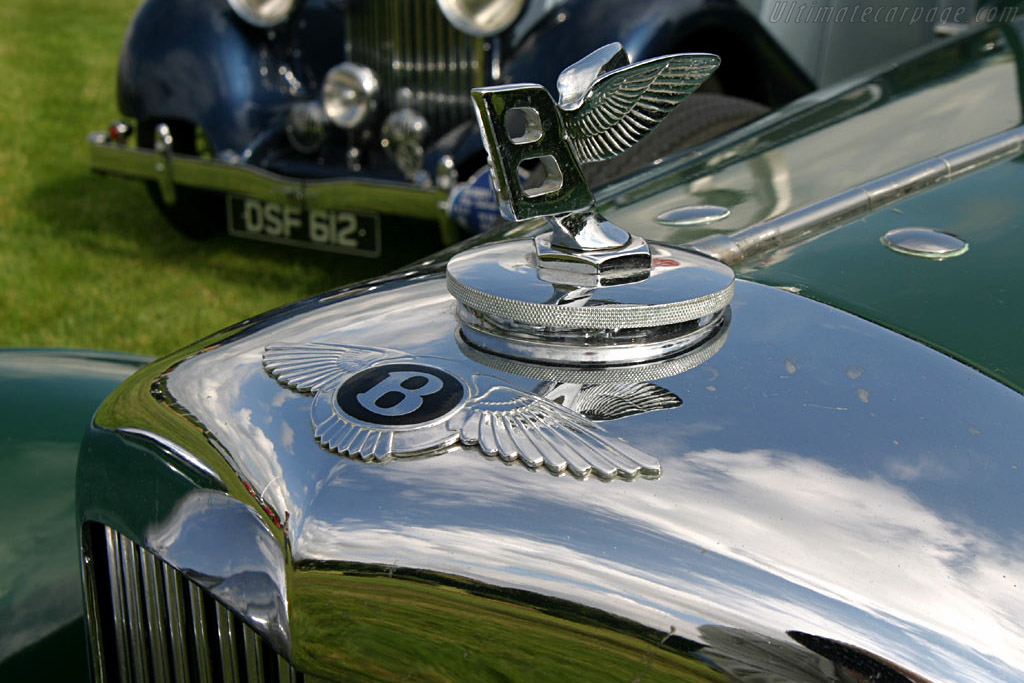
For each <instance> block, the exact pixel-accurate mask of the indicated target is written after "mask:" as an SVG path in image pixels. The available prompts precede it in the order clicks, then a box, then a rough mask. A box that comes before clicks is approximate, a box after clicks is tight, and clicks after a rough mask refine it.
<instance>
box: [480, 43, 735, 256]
mask: <svg viewBox="0 0 1024 683" xmlns="http://www.w3.org/2000/svg"><path fill="white" fill-rule="evenodd" d="M718 64H719V59H718V57H717V56H715V55H710V54H676V55H667V56H664V57H657V58H655V59H649V60H646V61H643V62H640V63H638V64H633V65H630V64H629V58H628V57H627V56H626V52H625V50H624V49H623V47H622V45H620V44H619V43H612V44H610V45H606V46H604V47H602V48H600V49H598V50H596V51H594V52H593V53H591V54H590V55H588V56H587V57H585V58H583V59H582V60H580V61H579V62H577V63H576V64H573V65H572V66H570V67H569V68H567V69H565V70H564V71H563V72H562V73H561V75H560V76H559V77H558V103H557V105H556V104H555V101H554V99H553V98H552V97H551V95H550V94H549V93H548V91H547V90H545V89H544V88H543V87H542V86H540V85H536V84H515V85H505V86H498V87H493V88H478V89H476V90H474V91H473V101H474V104H475V105H476V112H477V117H478V119H479V123H480V129H481V132H482V133H483V139H484V146H485V147H486V149H487V153H488V156H489V158H490V163H491V170H492V172H493V174H494V190H495V193H496V194H497V197H498V205H499V207H500V210H501V215H502V216H503V217H504V218H506V219H507V220H524V219H527V218H534V217H537V216H546V217H549V218H550V222H551V224H552V227H553V229H554V233H553V236H552V239H551V241H552V243H553V244H554V245H555V246H560V247H566V248H569V249H577V250H593V249H608V248H612V247H622V246H625V245H626V244H627V243H628V242H629V235H628V234H627V233H626V232H625V231H624V230H622V229H620V228H617V227H616V226H613V225H611V224H609V223H607V222H606V221H604V220H603V219H602V218H601V217H600V215H599V214H597V213H596V212H595V211H594V196H593V194H592V193H591V191H590V188H589V187H587V184H586V181H585V180H584V178H583V173H582V171H581V170H580V165H581V164H584V163H588V162H593V161H602V160H605V159H611V158H613V157H616V156H618V155H619V154H621V153H622V152H625V151H626V150H628V149H629V148H631V147H632V146H633V145H634V144H636V143H637V142H638V141H639V140H640V139H641V138H643V137H644V136H645V135H647V133H649V132H650V131H651V130H652V129H653V128H654V127H655V126H656V125H657V124H658V123H660V122H661V121H662V119H664V118H665V117H666V116H668V114H669V113H671V111H672V110H673V109H675V107H676V105H678V104H679V103H680V102H682V101H683V100H684V99H685V98H686V97H687V96H688V95H689V94H690V93H692V92H693V91H694V90H696V89H697V88H698V87H699V86H700V84H701V83H703V82H704V81H705V80H707V78H708V77H709V76H710V75H711V74H712V73H713V72H714V70H715V69H716V68H718ZM516 124H518V125H516ZM513 125H515V126H516V127H517V128H521V129H522V130H516V131H515V132H513V130H512V127H513ZM537 165H539V166H540V167H541V168H542V169H543V178H542V180H540V181H539V182H538V183H537V184H536V186H534V187H526V186H525V185H524V181H523V178H522V175H523V174H521V170H525V168H528V167H530V166H537ZM532 176H533V178H534V179H536V178H537V176H538V174H537V173H533V174H532Z"/></svg>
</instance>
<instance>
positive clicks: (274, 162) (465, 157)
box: [90, 0, 986, 257]
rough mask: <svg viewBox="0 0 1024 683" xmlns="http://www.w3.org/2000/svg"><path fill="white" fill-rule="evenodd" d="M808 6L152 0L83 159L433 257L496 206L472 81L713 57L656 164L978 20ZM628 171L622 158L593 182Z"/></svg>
mask: <svg viewBox="0 0 1024 683" xmlns="http://www.w3.org/2000/svg"><path fill="white" fill-rule="evenodd" d="M797 4H798V3H797V2H796V1H795V0H794V1H793V2H790V1H789V0H775V1H774V2H771V3H770V2H761V3H757V2H737V1H735V0H656V1H647V2H644V3H642V4H641V5H639V6H637V5H631V4H629V3H623V2H619V1H617V0H474V1H466V0H372V1H369V0H146V1H145V2H144V3H143V4H142V5H141V6H140V7H139V9H138V12H137V13H136V16H135V17H134V19H133V21H132V24H131V26H130V27H129V29H128V33H127V36H126V38H125V43H124V47H123V50H122V54H121V61H120V67H119V72H118V81H117V83H118V108H119V109H120V115H121V116H122V117H123V118H122V119H121V120H118V121H116V122H115V123H113V124H112V125H111V126H110V128H109V129H108V130H106V131H102V132H97V133H95V134H93V135H91V136H90V141H91V153H92V166H93V168H94V170H96V171H99V172H102V173H110V174H118V175H125V176H128V177H132V178H139V179H142V180H145V181H146V183H147V187H148V188H149V191H150V194H151V195H152V197H153V199H154V201H155V202H156V204H157V206H158V207H159V208H160V209H161V210H162V211H163V213H164V214H165V215H166V216H167V217H168V219H169V220H170V221H171V222H172V223H173V224H174V225H175V226H177V227H178V228H179V229H181V230H182V231H184V232H185V233H187V234H190V235H194V236H201V235H207V234H210V233H213V232H217V231H223V230H225V229H227V231H228V232H229V233H230V234H232V235H235V236H238V237H246V238H252V239H258V240H264V241H271V242H277V243H281V244H287V245H292V246H304V247H311V248H316V249H322V250H330V251H337V252H343V253H348V254H355V255H361V256H367V257H376V256H379V255H381V253H382V252H383V251H384V250H385V248H386V245H388V244H391V245H395V244H400V245H402V246H403V247H405V246H407V245H409V244H410V243H412V244H416V245H418V247H419V249H420V253H427V252H429V251H432V250H433V249H436V248H439V247H440V246H441V245H442V244H447V243H451V242H453V241H454V240H455V239H457V238H458V237H459V236H460V235H465V234H467V233H472V232H474V231H478V230H481V229H484V228H487V227H490V226H491V225H493V223H494V221H495V218H496V207H495V206H494V204H493V201H490V199H489V197H490V195H489V187H488V186H487V180H486V176H485V175H484V174H481V173H480V172H479V171H480V170H481V169H483V168H484V167H485V166H486V159H485V156H484V151H483V148H482V147H481V146H480V142H479V136H478V135H477V132H476V123H475V121H474V120H473V114H472V109H471V104H470V100H469V96H468V94H467V93H468V92H469V90H470V89H471V88H473V87H478V86H486V85H497V84H502V83H506V84H507V83H517V82H534V83H540V84H541V85H544V86H546V87H548V88H549V89H550V88H553V87H554V86H555V78H556V77H557V75H558V73H559V71H560V70H561V68H562V67H563V66H564V65H566V64H568V63H571V62H574V61H576V60H577V59H579V58H581V57H582V56H584V55H585V54H587V53H588V52H590V51H591V50H593V49H595V48H597V47H599V46H601V45H604V44H605V43H608V42H611V41H619V42H621V43H622V44H623V45H624V46H625V48H626V50H627V52H628V54H629V55H630V57H631V58H632V59H633V60H634V61H637V60H642V59H645V58H649V57H653V56H656V55H660V54H667V53H672V52H683V51H706V52H711V53H714V54H717V55H719V56H721V57H722V60H723V61H722V67H721V68H720V69H719V70H718V72H717V73H716V74H715V75H714V76H713V77H712V81H711V82H710V83H709V84H708V85H707V86H705V88H704V91H702V93H701V94H700V95H698V97H697V98H696V99H695V100H693V101H691V103H690V104H689V110H688V113H687V114H686V116H685V123H683V124H673V123H669V124H666V125H665V126H663V129H662V132H661V133H659V136H660V137H665V139H664V140H662V141H661V142H659V143H657V145H656V149H651V148H649V147H644V148H642V149H641V150H640V151H639V152H638V153H637V155H636V156H638V157H640V156H642V157H643V158H642V159H641V160H642V161H644V162H650V161H651V160H653V159H654V158H656V153H657V151H658V150H664V149H682V148H683V147H685V146H688V145H692V144H696V143H698V142H702V141H703V140H705V139H707V138H708V137H710V136H714V135H716V134H720V133H722V132H724V131H726V130H728V129H731V128H735V127H738V126H740V125H742V124H743V123H746V122H748V121H750V120H752V119H754V118H756V117H758V116H760V115H762V114H764V113H766V112H767V111H768V110H769V109H771V108H777V107H779V106H781V105H782V104H785V103H787V102H789V101H791V100H793V99H795V98H796V97H798V96H801V95H805V94H808V93H810V92H811V91H813V90H814V89H815V88H817V87H821V86H823V85H828V84H830V83H833V82H835V81H837V80H839V79H841V78H843V77H845V76H848V75H850V74H852V73H854V72H855V71H858V70H860V69H863V68H866V67H868V66H871V65H874V64H878V63H880V62H882V61H883V60H885V59H887V58H891V57H894V56H895V55H897V54H899V53H902V52H904V51H906V50H907V49H909V48H911V47H913V46H915V45H921V44H926V43H928V42H929V41H935V40H937V38H936V36H935V31H951V30H956V29H958V27H959V28H962V27H964V26H967V25H968V22H969V21H970V20H973V19H975V13H974V11H973V10H971V11H970V12H968V11H967V10H968V7H967V5H968V2H967V0H954V1H953V2H949V3H943V6H944V7H946V9H943V11H942V12H940V11H939V10H940V9H942V8H940V7H939V5H938V4H936V6H935V7H930V8H929V11H928V12H922V13H920V16H917V15H915V14H914V13H913V12H908V13H906V16H905V17H904V19H905V20H903V21H888V20H886V21H882V22H879V21H877V18H883V19H884V18H885V15H884V14H882V13H881V12H878V14H877V15H875V16H874V17H872V16H871V15H870V14H868V15H866V16H867V19H868V21H864V19H865V14H864V12H865V11H866V10H865V9H862V8H861V6H860V5H859V4H858V5H857V6H856V10H854V11H855V12H856V16H854V15H849V16H847V10H853V7H852V6H851V7H848V8H846V9H845V10H842V12H843V13H842V14H841V15H836V21H838V23H832V22H831V21H828V20H824V19H827V18H824V19H823V17H822V16H821V15H820V13H818V14H814V15H811V14H809V13H807V12H806V11H800V8H799V7H797ZM850 4H851V5H852V3H850ZM873 5H874V6H875V7H876V9H879V8H878V7H877V3H873V4H868V5H866V7H867V8H868V11H869V10H870V8H871V7H872V6H873ZM953 10H956V11H955V12H954V11H953ZM830 16H831V15H830ZM984 18H986V17H985V16H983V19H984ZM872 19H875V20H874V21H872ZM832 26H835V27H837V28H836V30H831V28H830V27H832ZM865 40H867V41H870V45H871V46H872V47H871V49H870V50H864V49H862V47H861V46H862V45H863V44H864V41H865ZM708 91H711V94H708ZM670 129H678V130H675V132H674V134H672V135H666V133H667V131H669V130H670ZM627 170H628V168H627V167H624V166H623V165H622V164H613V165H611V166H610V167H609V168H607V169H606V170H605V171H603V172H602V173H601V175H600V177H599V178H595V180H608V179H611V178H613V177H617V176H619V175H622V174H623V173H624V172H625V171H627ZM392 249H394V246H392Z"/></svg>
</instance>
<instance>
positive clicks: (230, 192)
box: [87, 124, 459, 257]
mask: <svg viewBox="0 0 1024 683" xmlns="http://www.w3.org/2000/svg"><path fill="white" fill-rule="evenodd" d="M110 131H116V132H114V133H111V132H108V131H97V132H93V133H90V134H89V135H88V136H87V140H88V143H89V165H90V168H91V169H92V170H93V171H94V172H96V173H101V174H110V175H117V176H122V177H127V178H134V179H137V180H143V181H147V182H152V183H154V184H155V186H156V187H157V188H158V190H159V193H160V199H161V200H162V202H163V203H164V204H165V205H168V206H174V205H175V204H176V203H177V202H178V199H179V193H180V190H181V189H182V188H193V189H199V190H207V191H211V192H217V193H222V194H224V195H225V197H226V201H227V221H228V224H227V228H228V232H229V233H231V234H232V235H235V236H238V237H246V238H250V239H257V240H263V241H271V242H282V243H287V244H290V245H294V246H303V247H309V248H314V249H323V250H327V251H337V252H342V253H351V254H355V255H359V256H367V257H377V256H380V255H381V253H382V239H381V224H382V221H383V222H385V223H386V222H388V221H395V220H399V221H401V220H405V221H410V220H411V221H427V222H431V223H434V224H436V225H437V226H438V227H437V229H438V236H439V238H440V242H442V243H444V244H448V243H451V242H454V241H455V240H456V239H457V238H458V237H459V231H458V228H457V227H456V226H455V225H454V223H453V222H452V221H451V220H450V219H449V206H450V201H449V197H450V195H452V194H453V189H454V188H453V186H452V185H453V184H452V183H450V182H448V183H437V184H434V185H431V186H429V187H424V186H417V185H414V184H412V183H407V182H401V181H393V180H383V179H375V178H367V177H359V178H352V177H349V178H331V179H319V178H315V179H310V178H294V177H289V176H285V175H281V174H279V173H275V172H273V171H268V170H266V169H262V168H257V167H254V166H250V165H247V164H244V163H240V162H234V161H231V160H222V159H213V158H204V157H199V156H196V155H193V154H181V153H176V152H175V151H174V149H173V139H172V138H171V136H170V134H169V131H168V130H167V128H166V127H165V126H163V127H162V126H160V125H158V126H157V134H156V138H155V140H154V145H153V148H152V149H148V148H141V147H136V146H132V145H129V144H127V138H128V136H129V135H130V131H131V129H130V127H129V126H127V125H126V124H115V125H112V126H111V128H110ZM382 209H383V210H382Z"/></svg>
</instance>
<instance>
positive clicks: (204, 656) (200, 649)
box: [188, 583, 213, 683]
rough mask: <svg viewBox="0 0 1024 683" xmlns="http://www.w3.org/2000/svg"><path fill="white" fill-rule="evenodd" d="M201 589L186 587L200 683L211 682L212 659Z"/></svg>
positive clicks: (191, 586) (192, 585)
mask: <svg viewBox="0 0 1024 683" xmlns="http://www.w3.org/2000/svg"><path fill="white" fill-rule="evenodd" d="M205 598H206V596H205V595H204V594H203V589H202V588H200V587H199V586H197V585H195V584H194V583H190V584H189V586H188V599H189V605H190V606H191V608H192V610H191V612H190V615H191V621H192V642H193V644H194V646H195V651H196V669H197V671H198V675H199V681H200V682H201V683H212V681H213V657H212V656H211V655H210V630H209V628H208V627H207V624H206V610H205V609H204V603H205V602H206V600H205Z"/></svg>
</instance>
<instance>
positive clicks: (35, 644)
mask: <svg viewBox="0 0 1024 683" xmlns="http://www.w3.org/2000/svg"><path fill="white" fill-rule="evenodd" d="M149 360H150V359H149V358H146V357H144V356H136V355H129V354H123V353H109V352H101V351H75V350H65V349H0V420H2V422H0V467H2V471H3V475H2V477H0V517H2V518H3V520H4V527H5V531H4V534H3V541H2V542H0V680H2V681H21V680H61V681H78V680H81V681H85V680H88V671H89V668H88V665H87V662H86V648H85V626H84V623H83V617H82V614H83V609H82V588H81V578H80V571H79V551H78V530H77V528H76V526H75V468H76V466H77V463H78V447H79V444H80V442H81V440H82V435H83V434H84V433H85V430H86V428H87V427H88V426H89V423H90V420H91V418H92V414H93V412H95V410H96V407H97V406H98V405H99V404H100V402H101V401H103V399H104V398H106V396H107V395H108V394H109V393H110V392H111V391H113V389H114V387H116V386H117V385H118V384H120V383H121V382H122V381H123V380H124V379H125V378H126V377H128V375H130V374H132V373H133V372H135V370H136V369H138V368H139V367H141V366H142V365H144V364H145V363H147V362H149Z"/></svg>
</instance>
